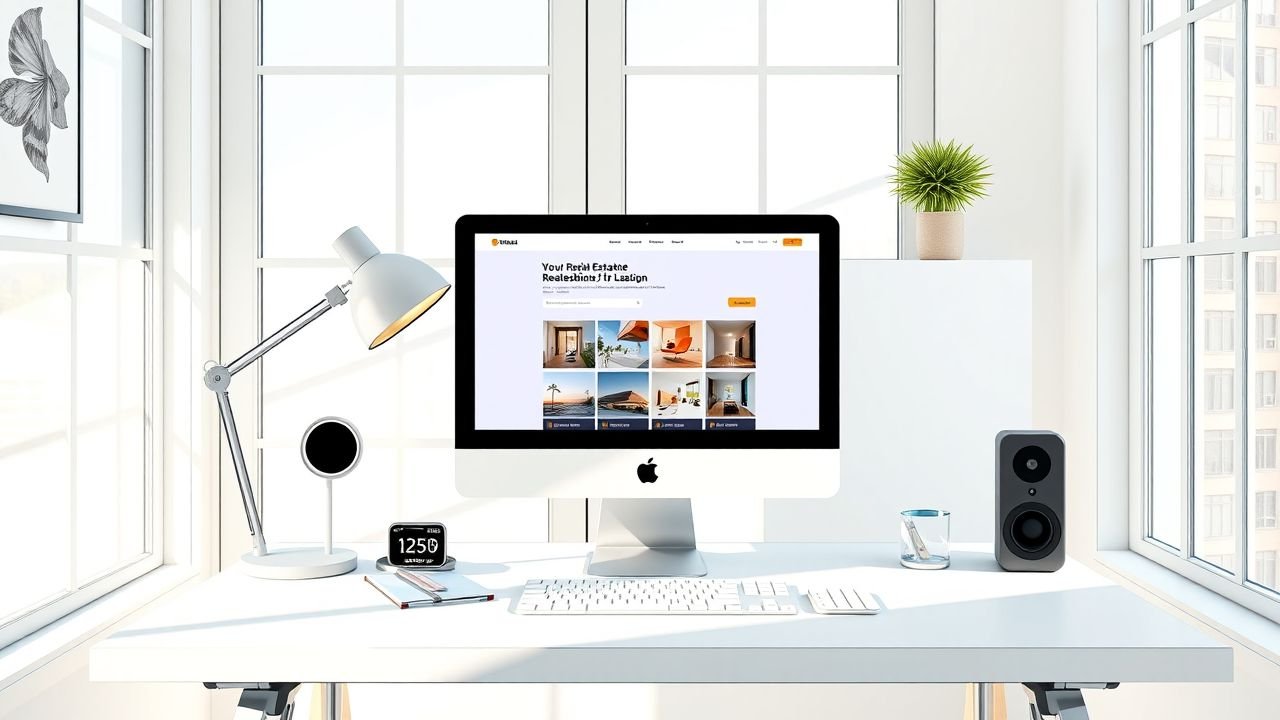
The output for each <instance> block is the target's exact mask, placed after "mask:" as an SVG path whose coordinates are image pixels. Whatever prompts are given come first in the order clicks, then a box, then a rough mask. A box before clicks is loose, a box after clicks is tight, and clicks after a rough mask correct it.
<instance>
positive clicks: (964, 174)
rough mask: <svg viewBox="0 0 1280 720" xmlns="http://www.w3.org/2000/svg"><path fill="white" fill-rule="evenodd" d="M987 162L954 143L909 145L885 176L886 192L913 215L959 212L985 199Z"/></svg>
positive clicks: (987, 174) (987, 175)
mask: <svg viewBox="0 0 1280 720" xmlns="http://www.w3.org/2000/svg"><path fill="white" fill-rule="evenodd" d="M990 168H991V165H990V163H988V162H987V159H986V158H984V157H982V156H981V155H978V154H977V153H975V152H974V151H973V146H972V145H968V146H961V145H960V144H958V143H957V142H956V141H955V140H948V141H946V142H942V141H941V140H932V141H930V142H927V143H924V144H919V143H912V144H911V150H910V151H909V152H905V153H902V154H901V155H899V156H898V164H897V165H895V166H894V167H893V175H890V176H889V184H890V185H891V186H892V187H891V188H890V192H892V193H893V194H894V195H897V196H898V200H899V201H901V202H902V203H904V204H906V205H910V206H911V207H913V208H915V210H916V212H959V211H961V210H964V209H965V208H967V207H969V206H970V205H972V204H973V201H974V200H977V199H978V198H981V197H986V196H987V186H988V185H989V184H990V183H989V182H987V180H988V179H989V178H990V177H991V173H989V172H987V171H988V170H989V169H990Z"/></svg>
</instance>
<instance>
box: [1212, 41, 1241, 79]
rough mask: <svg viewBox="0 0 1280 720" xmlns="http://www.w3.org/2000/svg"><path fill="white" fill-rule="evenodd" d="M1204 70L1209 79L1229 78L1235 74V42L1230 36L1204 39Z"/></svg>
mask: <svg viewBox="0 0 1280 720" xmlns="http://www.w3.org/2000/svg"><path fill="white" fill-rule="evenodd" d="M1204 60H1205V72H1206V74H1207V77H1208V78H1209V79H1210V80H1230V79H1232V78H1234V77H1235V75H1236V43H1235V41H1234V40H1232V39H1231V38H1223V37H1208V38H1205V40H1204Z"/></svg>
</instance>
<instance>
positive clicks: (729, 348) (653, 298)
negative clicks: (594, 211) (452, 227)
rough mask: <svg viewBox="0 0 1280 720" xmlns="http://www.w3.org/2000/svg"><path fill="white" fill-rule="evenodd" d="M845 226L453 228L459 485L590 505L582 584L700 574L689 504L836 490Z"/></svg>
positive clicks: (637, 220) (710, 222)
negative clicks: (592, 542)
mask: <svg viewBox="0 0 1280 720" xmlns="http://www.w3.org/2000/svg"><path fill="white" fill-rule="evenodd" d="M838 233H839V229H838V225H837V223H836V221H835V219H834V218H832V217H830V216H825V215H786V216H781V215H742V216H739V215H722V216H716V215H649V216H646V215H582V216H572V215H536V216H535V215H468V216H465V217H462V218H460V219H459V220H458V222H457V226H456V236H457V237H456V241H457V255H456V258H457V278H456V283H455V290H454V293H455V303H456V307H457V313H458V315H457V333H456V343H457V346H456V357H457V363H456V367H455V373H456V386H457V400H456V403H455V405H456V414H455V438H456V439H455V443H456V458H455V459H456V473H457V486H458V490H459V492H461V493H462V494H463V495H465V496H470V497H548V498H602V499H603V503H602V506H601V520H600V526H599V530H598V532H597V535H596V547H595V550H594V552H593V553H592V558H591V562H590V565H589V571H590V572H591V573H593V574H598V575H612V576H629V577H635V576H693V575H702V574H705V573H706V566H705V564H704V563H703V561H702V558H701V556H700V555H699V554H698V553H697V550H696V548H695V542H694V529H693V519H692V514H691V505H690V501H689V499H690V498H696V497H711V496H751V497H770V498H792V497H828V496H831V495H833V494H835V492H836V490H837V489H838V487H839V428H838V424H839V417H840V408H839V403H840V390H839V376H840V370H839V367H840V358H839V355H838V352H839V338H838V328H839V326H840V323H839V317H838V313H839V235H838Z"/></svg>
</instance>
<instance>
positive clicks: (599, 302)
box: [542, 298, 641, 310]
mask: <svg viewBox="0 0 1280 720" xmlns="http://www.w3.org/2000/svg"><path fill="white" fill-rule="evenodd" d="M640 305H641V302H640V298H544V299H543V301H542V307H544V308H600V309H602V310H626V309H629V308H638V307H640Z"/></svg>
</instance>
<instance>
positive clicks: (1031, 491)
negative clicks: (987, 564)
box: [996, 430, 1067, 572]
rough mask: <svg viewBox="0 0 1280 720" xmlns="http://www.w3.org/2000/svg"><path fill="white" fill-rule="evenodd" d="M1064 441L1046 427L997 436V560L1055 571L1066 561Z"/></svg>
mask: <svg viewBox="0 0 1280 720" xmlns="http://www.w3.org/2000/svg"><path fill="white" fill-rule="evenodd" d="M1066 454H1067V452H1066V445H1065V444H1063V442H1062V437H1061V436H1059V435H1058V434H1057V433H1054V432H1049V431H1046V430H1005V431H1004V432H1001V433H1000V434H999V435H996V562H998V563H1000V567H1002V568H1004V569H1005V570H1010V571H1021V572H1053V571H1054V570H1057V569H1058V568H1060V567H1062V564H1063V563H1064V562H1066V559H1067V544H1066V541H1065V539H1064V533H1065V531H1066V525H1067V493H1066V484H1065V480H1066V476H1067V463H1066Z"/></svg>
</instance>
